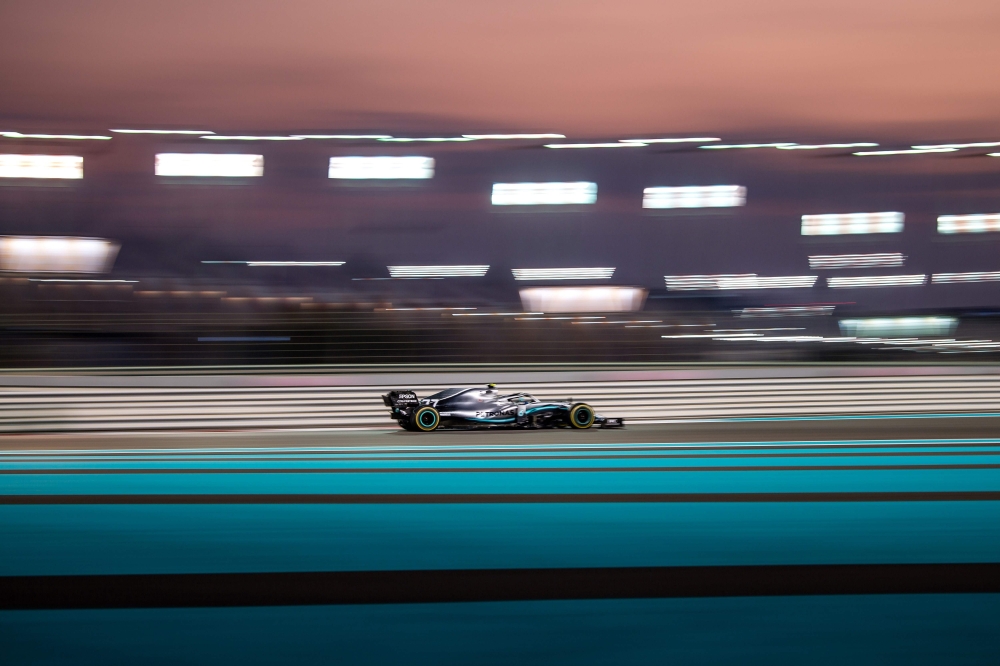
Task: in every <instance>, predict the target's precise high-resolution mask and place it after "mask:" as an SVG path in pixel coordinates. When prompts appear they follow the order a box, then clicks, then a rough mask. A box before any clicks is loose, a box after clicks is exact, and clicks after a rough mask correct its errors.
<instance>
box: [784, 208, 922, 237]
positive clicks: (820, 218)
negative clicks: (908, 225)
mask: <svg viewBox="0 0 1000 666" xmlns="http://www.w3.org/2000/svg"><path fill="white" fill-rule="evenodd" d="M903 220H904V215H903V213H899V212H884V213H835V214H826V215H803V216H802V235H803V236H839V235H846V234H898V233H901V232H902V231H903Z"/></svg>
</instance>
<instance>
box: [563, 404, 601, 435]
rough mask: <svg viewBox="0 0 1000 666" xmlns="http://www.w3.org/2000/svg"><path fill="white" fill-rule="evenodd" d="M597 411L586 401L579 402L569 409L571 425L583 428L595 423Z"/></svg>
mask: <svg viewBox="0 0 1000 666" xmlns="http://www.w3.org/2000/svg"><path fill="white" fill-rule="evenodd" d="M595 418H597V413H596V412H594V408H593V407H591V406H590V405H588V404H586V403H584V402H578V403H576V404H575V405H573V407H572V409H570V410H569V424H570V426H572V427H574V428H577V429H580V430H583V429H586V428H589V427H590V426H592V425H594V419H595Z"/></svg>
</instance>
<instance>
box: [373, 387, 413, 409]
mask: <svg viewBox="0 0 1000 666" xmlns="http://www.w3.org/2000/svg"><path fill="white" fill-rule="evenodd" d="M382 402H384V403H385V406H386V407H392V408H393V409H396V408H399V409H405V408H407V407H415V406H416V405H419V404H420V400H418V399H417V392H416V391H411V390H409V389H397V390H394V391H389V392H388V393H386V394H385V395H384V396H382Z"/></svg>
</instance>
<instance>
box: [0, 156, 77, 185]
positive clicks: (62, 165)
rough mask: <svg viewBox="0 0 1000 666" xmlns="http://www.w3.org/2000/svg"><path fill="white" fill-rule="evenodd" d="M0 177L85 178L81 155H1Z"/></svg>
mask: <svg viewBox="0 0 1000 666" xmlns="http://www.w3.org/2000/svg"><path fill="white" fill-rule="evenodd" d="M0 178H45V179H53V178H55V179H65V180H79V179H80V178H83V158H82V157H80V156H79V155H0Z"/></svg>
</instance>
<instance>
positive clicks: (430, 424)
mask: <svg viewBox="0 0 1000 666" xmlns="http://www.w3.org/2000/svg"><path fill="white" fill-rule="evenodd" d="M411 423H412V424H413V427H414V429H416V430H419V431H420V432H430V431H431V430H436V429H437V427H438V426H439V425H441V415H440V414H438V410H436V409H434V408H433V407H421V408H420V409H418V410H417V411H416V412H415V413H414V414H413V420H412V421H411Z"/></svg>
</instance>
